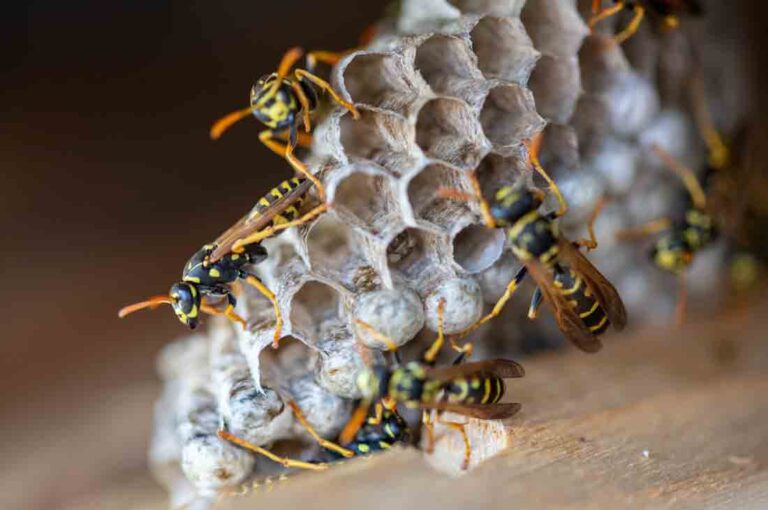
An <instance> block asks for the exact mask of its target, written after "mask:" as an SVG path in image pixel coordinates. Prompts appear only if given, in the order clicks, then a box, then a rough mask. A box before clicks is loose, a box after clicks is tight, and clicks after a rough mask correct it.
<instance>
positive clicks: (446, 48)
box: [415, 34, 485, 107]
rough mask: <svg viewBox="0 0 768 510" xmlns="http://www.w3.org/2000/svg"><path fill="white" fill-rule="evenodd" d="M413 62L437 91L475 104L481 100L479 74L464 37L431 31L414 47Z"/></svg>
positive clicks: (482, 90)
mask: <svg viewBox="0 0 768 510" xmlns="http://www.w3.org/2000/svg"><path fill="white" fill-rule="evenodd" d="M415 63H416V69H417V70H418V71H419V72H420V73H421V75H422V76H423V77H424V79H425V80H427V83H428V84H429V86H430V87H432V90H434V91H435V92H437V93H438V94H442V95H445V96H454V97H458V98H460V99H463V100H464V101H466V102H467V103H469V104H470V105H472V106H475V107H476V106H479V103H480V102H482V96H483V92H484V90H485V87H484V79H483V75H482V73H481V72H480V70H479V69H478V68H477V65H476V58H475V56H474V54H472V50H471V49H470V48H469V45H468V44H467V42H466V41H465V40H464V39H462V38H460V37H457V36H452V35H440V34H438V35H434V36H432V37H430V38H429V39H427V40H426V41H424V43H422V44H421V46H419V47H418V48H417V49H416V59H415Z"/></svg>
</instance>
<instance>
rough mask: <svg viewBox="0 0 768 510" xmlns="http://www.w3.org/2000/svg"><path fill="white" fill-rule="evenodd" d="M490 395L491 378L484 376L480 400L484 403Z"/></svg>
mask: <svg viewBox="0 0 768 510" xmlns="http://www.w3.org/2000/svg"><path fill="white" fill-rule="evenodd" d="M490 396H491V379H490V378H486V379H485V384H484V388H483V400H481V402H482V403H483V404H485V403H486V402H488V398H489V397H490Z"/></svg>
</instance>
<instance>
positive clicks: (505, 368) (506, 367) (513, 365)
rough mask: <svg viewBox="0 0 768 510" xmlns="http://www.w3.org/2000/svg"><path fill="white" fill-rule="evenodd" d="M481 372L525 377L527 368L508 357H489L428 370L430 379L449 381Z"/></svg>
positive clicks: (504, 377) (501, 375)
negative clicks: (524, 368)
mask: <svg viewBox="0 0 768 510" xmlns="http://www.w3.org/2000/svg"><path fill="white" fill-rule="evenodd" d="M481 372H486V373H492V374H494V375H497V376H499V377H501V378H502V379H507V378H512V377H523V376H524V375H525V370H523V367H522V365H520V364H519V363H517V362H515V361H512V360H508V359H489V360H484V361H473V362H470V363H461V364H459V365H451V366H448V367H437V368H430V369H429V370H428V371H427V377H428V378H429V379H430V380H436V381H449V380H451V379H455V378H457V377H464V376H469V375H472V374H478V373H481Z"/></svg>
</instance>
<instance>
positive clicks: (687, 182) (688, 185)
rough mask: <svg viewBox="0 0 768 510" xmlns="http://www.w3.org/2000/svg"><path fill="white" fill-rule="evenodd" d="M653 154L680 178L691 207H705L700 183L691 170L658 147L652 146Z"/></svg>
mask: <svg viewBox="0 0 768 510" xmlns="http://www.w3.org/2000/svg"><path fill="white" fill-rule="evenodd" d="M653 152H655V153H656V155H657V156H658V157H659V159H661V160H662V161H663V162H664V164H665V165H666V166H667V168H669V169H670V170H672V171H673V172H674V173H675V174H677V176H678V177H680V179H681V180H682V181H683V185H684V186H685V189H686V190H688V194H689V195H690V196H691V201H692V202H693V205H694V206H696V207H697V208H698V209H704V208H705V207H706V206H707V195H706V193H704V189H703V188H702V187H701V183H700V182H699V180H698V179H697V178H696V174H695V173H693V170H691V169H690V168H688V167H687V166H685V165H684V164H683V163H681V162H680V161H678V160H677V159H675V158H674V157H672V155H671V154H670V153H668V152H667V151H665V150H664V149H662V148H661V147H659V146H658V145H654V146H653Z"/></svg>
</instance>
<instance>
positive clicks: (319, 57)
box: [307, 50, 348, 73]
mask: <svg viewBox="0 0 768 510" xmlns="http://www.w3.org/2000/svg"><path fill="white" fill-rule="evenodd" d="M346 54H348V52H343V53H342V52H338V51H320V50H318V51H310V52H309V53H307V70H308V71H309V72H310V73H314V72H315V67H317V63H318V62H322V63H323V64H328V65H329V66H335V65H336V64H338V63H339V60H341V59H342V58H343V57H344V55H346Z"/></svg>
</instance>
